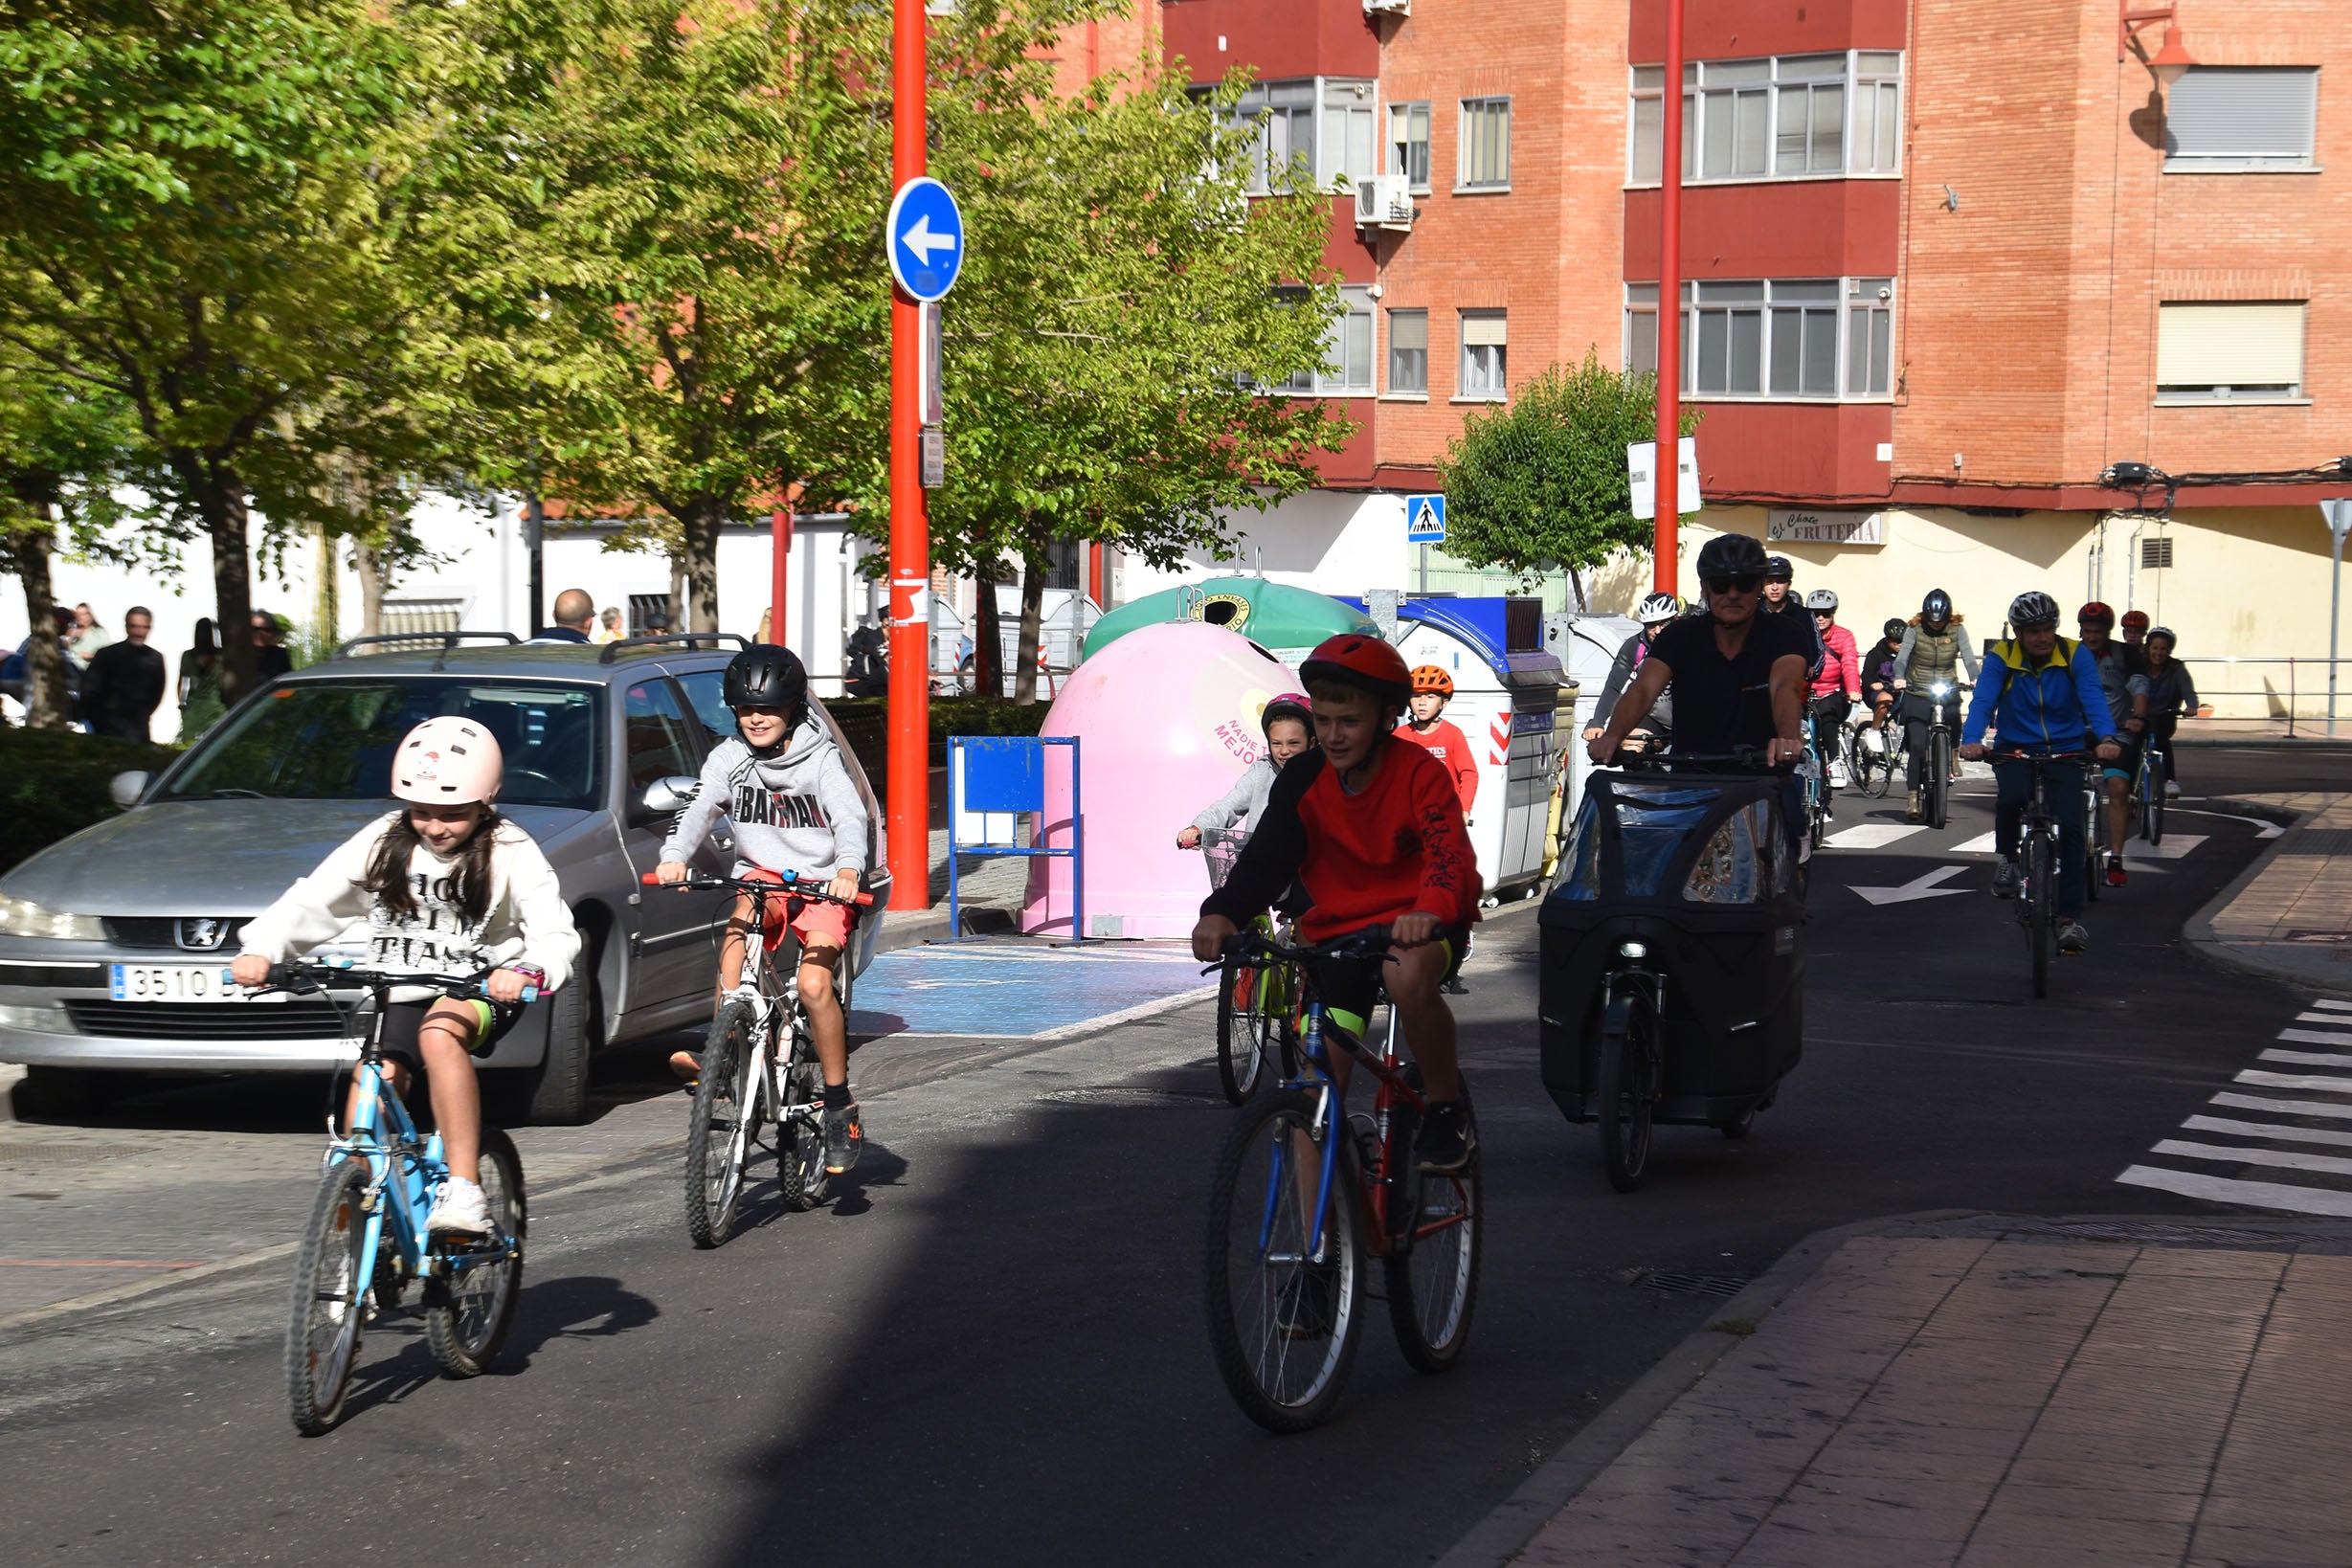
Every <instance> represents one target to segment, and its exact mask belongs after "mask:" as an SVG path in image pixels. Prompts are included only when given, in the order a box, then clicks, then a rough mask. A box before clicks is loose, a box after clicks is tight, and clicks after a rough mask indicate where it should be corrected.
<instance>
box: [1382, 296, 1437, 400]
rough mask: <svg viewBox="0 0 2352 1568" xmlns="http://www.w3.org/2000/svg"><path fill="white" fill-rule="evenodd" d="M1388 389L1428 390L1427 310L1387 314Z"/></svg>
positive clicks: (1413, 391)
mask: <svg viewBox="0 0 2352 1568" xmlns="http://www.w3.org/2000/svg"><path fill="white" fill-rule="evenodd" d="M1388 390H1389V391H1390V392H1403V393H1407V394H1411V393H1421V394H1422V395H1424V396H1425V395H1426V394H1427V393H1428V391H1429V312H1427V311H1426V310H1392V311H1390V312H1389V313H1388Z"/></svg>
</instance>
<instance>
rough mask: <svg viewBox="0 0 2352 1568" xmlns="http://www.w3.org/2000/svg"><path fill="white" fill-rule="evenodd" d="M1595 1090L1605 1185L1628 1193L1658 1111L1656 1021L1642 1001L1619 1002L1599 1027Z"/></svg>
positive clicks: (1637, 1180) (1644, 1161)
mask: <svg viewBox="0 0 2352 1568" xmlns="http://www.w3.org/2000/svg"><path fill="white" fill-rule="evenodd" d="M1599 1066H1600V1071H1599V1073H1598V1074H1597V1078H1598V1083H1597V1085H1596V1087H1597V1089H1598V1091H1599V1093H1598V1098H1599V1099H1600V1102H1601V1108H1600V1109H1601V1161H1602V1165H1604V1166H1605V1167H1607V1169H1608V1173H1609V1185H1610V1186H1612V1187H1614V1188H1616V1189H1617V1190H1618V1191H1619V1192H1621V1193H1629V1192H1631V1191H1633V1189H1634V1188H1636V1187H1639V1186H1640V1185H1641V1184H1642V1175H1643V1173H1644V1172H1645V1171H1646V1170H1647V1169H1648V1167H1649V1134H1650V1125H1651V1118H1652V1114H1653V1113H1654V1111H1655V1110H1656V1109H1657V1095H1658V1042H1657V1020H1656V1019H1655V1018H1654V1017H1652V1015H1651V1013H1650V1010H1649V1003H1648V1001H1647V999H1646V998H1645V997H1638V996H1625V997H1618V998H1617V999H1616V1000H1615V1001H1613V1002H1611V1003H1610V1004H1609V1011H1608V1016H1607V1017H1606V1018H1605V1019H1602V1025H1601V1060H1600V1064H1599Z"/></svg>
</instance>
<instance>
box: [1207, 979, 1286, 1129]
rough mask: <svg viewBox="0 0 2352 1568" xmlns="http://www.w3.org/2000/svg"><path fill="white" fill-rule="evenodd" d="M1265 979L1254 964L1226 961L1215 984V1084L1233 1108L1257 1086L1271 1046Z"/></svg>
mask: <svg viewBox="0 0 2352 1568" xmlns="http://www.w3.org/2000/svg"><path fill="white" fill-rule="evenodd" d="M1265 993H1266V971H1264V970H1262V969H1260V968H1259V967H1258V966H1257V965H1255V964H1248V963H1243V962H1240V961H1238V960H1236V959H1227V960H1226V962H1225V967H1224V970H1223V972H1222V973H1221V974H1220V976H1219V978H1218V982H1217V1081H1218V1083H1219V1084H1220V1085H1221V1086H1222V1087H1223V1089H1224V1091H1225V1098H1226V1099H1228V1100H1230V1101H1232V1102H1233V1103H1234V1104H1235V1105H1237V1106H1238V1105H1240V1104H1241V1103H1242V1102H1243V1100H1246V1099H1248V1098H1249V1091H1250V1090H1251V1089H1253V1088H1255V1087H1257V1086H1258V1081H1259V1079H1260V1078H1261V1077H1262V1076H1263V1074H1264V1072H1265V1068H1266V1057H1267V1055H1268V1053H1269V1052H1270V1050H1271V1049H1272V1045H1273V1041H1272V1039H1271V1024H1270V1022H1269V1019H1268V1018H1267V1011H1268V1010H1267V1008H1266V1004H1265V1003H1266V997H1265Z"/></svg>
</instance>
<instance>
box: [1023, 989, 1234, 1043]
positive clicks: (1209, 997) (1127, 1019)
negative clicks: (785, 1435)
mask: <svg viewBox="0 0 2352 1568" xmlns="http://www.w3.org/2000/svg"><path fill="white" fill-rule="evenodd" d="M1216 999H1217V987H1215V986H1213V985H1210V986H1202V987H1201V988H1200V989H1199V990H1198V991H1179V992H1177V993H1176V995H1174V996H1172V997H1154V998H1152V1000H1150V1001H1148V1002H1137V1003H1136V1004H1135V1005H1134V1006H1132V1007H1122V1008H1120V1009H1119V1010H1118V1011H1117V1012H1116V1013H1105V1014H1103V1015H1102V1016H1101V1017H1100V1018H1092V1019H1079V1020H1078V1021H1077V1022H1076V1023H1065V1024H1063V1025H1062V1026H1061V1027H1060V1028H1058V1029H1047V1030H1045V1031H1043V1032H1042V1033H1040V1034H1034V1035H1021V1036H1017V1037H1013V1038H1017V1039H1021V1040H1032V1041H1034V1040H1068V1039H1069V1038H1071V1037H1072V1036H1073V1035H1090V1034H1092V1033H1093V1032H1094V1031H1095V1030H1097V1029H1108V1028H1109V1027H1110V1026H1111V1025H1112V1024H1114V1023H1132V1022H1134V1021H1135V1020H1136V1019H1148V1018H1150V1017H1151V1016H1152V1015H1153V1014H1154V1013H1166V1012H1170V1011H1172V1010H1174V1009H1176V1008H1178V1007H1188V1006H1190V1005H1191V1004H1192V1003H1194V1002H1198V1001H1214V1000H1216Z"/></svg>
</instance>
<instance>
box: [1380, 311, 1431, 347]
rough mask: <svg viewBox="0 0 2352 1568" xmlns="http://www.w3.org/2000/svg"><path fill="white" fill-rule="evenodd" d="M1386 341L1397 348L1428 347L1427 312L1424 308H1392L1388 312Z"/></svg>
mask: <svg viewBox="0 0 2352 1568" xmlns="http://www.w3.org/2000/svg"><path fill="white" fill-rule="evenodd" d="M1388 341H1389V344H1390V346H1391V347H1398V348H1426V347H1429V313H1428V312H1427V311H1425V310H1392V311H1390V312H1389V313H1388Z"/></svg>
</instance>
